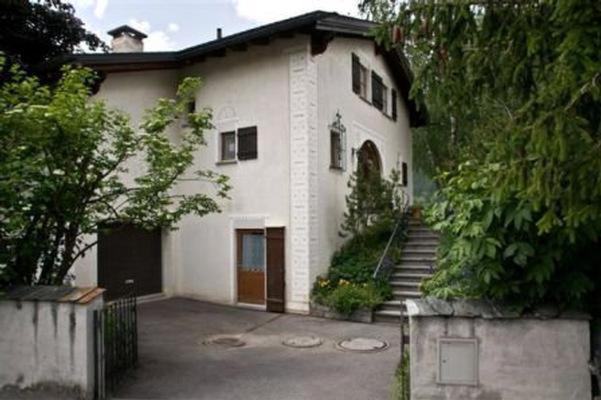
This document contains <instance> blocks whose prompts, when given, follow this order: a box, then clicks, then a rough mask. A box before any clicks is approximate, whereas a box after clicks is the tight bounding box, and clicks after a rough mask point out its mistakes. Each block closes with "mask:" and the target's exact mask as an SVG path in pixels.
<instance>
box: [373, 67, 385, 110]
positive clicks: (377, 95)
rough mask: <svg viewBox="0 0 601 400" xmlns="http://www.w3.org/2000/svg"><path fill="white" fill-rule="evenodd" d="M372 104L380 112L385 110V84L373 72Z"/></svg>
mask: <svg viewBox="0 0 601 400" xmlns="http://www.w3.org/2000/svg"><path fill="white" fill-rule="evenodd" d="M371 103H372V104H373V105H374V107H376V108H377V109H378V110H383V108H384V82H383V81H382V78H381V77H380V75H378V74H376V73H375V72H373V71H372V73H371Z"/></svg>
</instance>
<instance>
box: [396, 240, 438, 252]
mask: <svg viewBox="0 0 601 400" xmlns="http://www.w3.org/2000/svg"><path fill="white" fill-rule="evenodd" d="M438 244H439V243H438V241H435V240H410V241H408V242H405V245H404V246H403V248H404V249H433V250H434V251H436V250H437V249H438Z"/></svg>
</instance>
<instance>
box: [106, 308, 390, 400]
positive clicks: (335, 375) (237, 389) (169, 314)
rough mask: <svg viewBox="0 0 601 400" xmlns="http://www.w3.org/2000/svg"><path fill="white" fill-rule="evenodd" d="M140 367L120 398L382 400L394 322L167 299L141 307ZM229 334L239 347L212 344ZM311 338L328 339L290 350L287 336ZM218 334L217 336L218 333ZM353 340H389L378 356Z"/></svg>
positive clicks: (385, 395)
mask: <svg viewBox="0 0 601 400" xmlns="http://www.w3.org/2000/svg"><path fill="white" fill-rule="evenodd" d="M138 310H139V367H138V368H137V369H136V370H135V372H134V373H133V375H132V377H131V378H130V379H128V380H126V381H125V382H123V384H122V386H121V387H120V389H119V390H118V391H117V393H116V395H115V398H116V399H128V400H129V399H136V400H138V399H174V400H175V399H177V400H182V399H187V400H192V399H211V400H234V399H240V400H254V399H257V400H301V399H303V400H305V399H316V400H335V399H344V400H355V399H356V400H380V399H388V398H389V391H390V385H391V383H392V378H393V374H394V371H395V369H396V366H397V363H398V360H399V344H398V342H399V332H398V329H397V328H396V327H394V326H387V325H370V324H359V323H351V322H340V321H332V320H326V319H321V318H312V317H305V316H298V315H290V314H272V313H266V312H260V311H252V310H244V309H239V308H233V307H227V306H219V305H213V304H207V303H203V302H199V301H194V300H187V299H179V298H175V299H168V300H162V301H157V302H153V303H146V304H141V305H140V306H139V308H138ZM215 335H228V336H230V335H232V336H235V337H237V338H239V339H240V340H241V341H243V342H244V343H245V345H243V346H240V347H233V346H228V345H223V344H215V343H213V342H211V341H210V339H211V338H215V337H216V336H215ZM300 335H303V336H305V335H313V336H318V337H320V338H322V339H323V344H321V345H320V346H318V347H313V348H291V347H286V346H284V345H282V341H283V340H285V339H289V338H291V337H294V336H300ZM217 337H219V336H217ZM349 337H369V338H377V339H380V340H384V341H386V342H388V343H389V344H390V347H389V348H388V349H386V350H384V351H380V352H375V353H354V352H348V351H341V350H339V349H337V348H336V346H335V343H336V342H338V341H339V340H341V339H344V338H349Z"/></svg>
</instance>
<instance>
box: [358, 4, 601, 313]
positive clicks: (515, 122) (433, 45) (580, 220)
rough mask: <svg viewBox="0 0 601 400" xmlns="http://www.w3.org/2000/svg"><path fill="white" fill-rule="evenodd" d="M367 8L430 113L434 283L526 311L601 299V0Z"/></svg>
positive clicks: (439, 289) (446, 291)
mask: <svg viewBox="0 0 601 400" xmlns="http://www.w3.org/2000/svg"><path fill="white" fill-rule="evenodd" d="M362 6H363V9H364V11H366V12H367V13H369V14H371V15H372V16H374V17H375V18H377V19H378V20H379V21H380V22H381V24H380V27H379V28H378V30H377V32H376V35H377V37H378V38H379V40H381V41H382V43H384V44H386V45H389V46H399V47H401V48H404V49H410V51H411V52H415V53H417V54H419V60H420V62H419V63H414V67H415V81H414V83H413V87H412V90H411V93H412V96H414V97H415V98H416V99H418V100H419V101H420V102H421V103H423V104H426V105H427V106H428V110H429V111H432V112H430V116H431V120H430V123H429V125H428V126H427V127H426V128H425V132H424V133H425V134H426V135H431V139H428V140H429V141H430V143H436V144H435V146H433V147H436V149H435V151H434V152H433V153H435V154H437V155H438V156H439V157H438V159H435V160H434V161H433V164H434V165H435V167H436V168H437V170H438V171H439V172H440V173H441V175H440V176H439V185H440V187H443V188H444V189H443V190H442V191H441V196H440V199H439V201H438V203H437V205H436V206H435V207H434V208H433V210H432V212H431V220H432V221H433V222H434V223H435V224H436V226H437V227H438V228H439V229H441V231H442V233H443V235H444V236H445V238H446V240H445V246H444V247H443V249H442V252H441V254H440V260H439V272H438V273H437V274H436V276H435V278H434V279H433V280H432V281H431V282H430V283H429V284H428V285H426V290H427V291H429V292H430V293H432V294H436V295H440V296H456V295H461V296H476V297H489V298H493V299H499V300H504V301H512V302H514V303H518V304H521V305H523V306H530V305H534V304H538V303H541V302H553V303H558V304H563V305H583V304H584V303H585V302H586V301H587V300H592V299H594V298H595V296H599V293H598V292H597V294H594V293H595V292H594V287H595V285H597V287H598V285H599V282H600V279H599V274H600V272H599V271H600V269H601V268H600V261H599V254H598V253H599V252H598V251H597V250H596V249H597V248H598V246H599V233H600V232H601V157H600V155H601V125H600V122H601V113H599V109H601V85H600V83H601V53H600V52H599V49H600V48H601V27H600V26H599V24H598V21H599V20H601V3H599V2H598V1H595V0H540V1H521V0H520V1H517V0H516V1H513V0H508V1H473V0H469V1H468V0H447V1H441V0H419V1H418V0H413V1H411V0H410V1H407V2H396V1H393V2H390V1H388V0H386V1H384V0H366V1H364V2H363V3H362ZM444 146H447V147H448V148H446V149H445V148H444ZM597 290H598V289H597ZM597 298H598V297H597Z"/></svg>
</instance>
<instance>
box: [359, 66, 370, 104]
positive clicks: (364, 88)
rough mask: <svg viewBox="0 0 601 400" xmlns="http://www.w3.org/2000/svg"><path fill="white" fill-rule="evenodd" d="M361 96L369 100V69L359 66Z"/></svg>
mask: <svg viewBox="0 0 601 400" xmlns="http://www.w3.org/2000/svg"><path fill="white" fill-rule="evenodd" d="M359 76H360V79H359V96H361V97H363V98H364V99H367V76H368V75H367V68H365V67H364V66H363V65H360V66H359Z"/></svg>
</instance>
